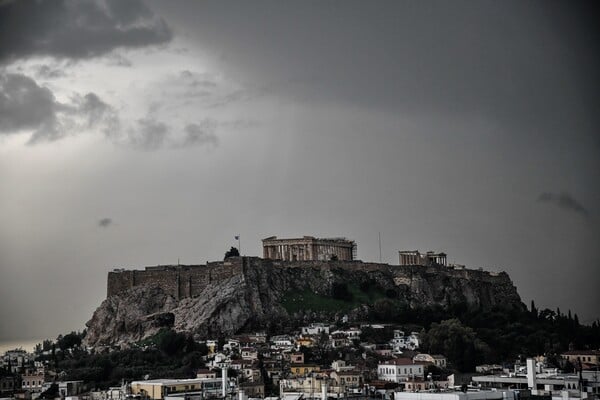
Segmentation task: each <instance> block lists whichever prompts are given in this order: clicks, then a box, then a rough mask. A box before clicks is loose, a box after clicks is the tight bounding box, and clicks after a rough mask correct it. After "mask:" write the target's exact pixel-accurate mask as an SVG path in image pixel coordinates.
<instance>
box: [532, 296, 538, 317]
mask: <svg viewBox="0 0 600 400" xmlns="http://www.w3.org/2000/svg"><path fill="white" fill-rule="evenodd" d="M531 314H532V315H533V316H534V318H537V316H538V310H537V308H535V302H534V301H533V300H531Z"/></svg>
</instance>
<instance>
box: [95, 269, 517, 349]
mask: <svg viewBox="0 0 600 400" xmlns="http://www.w3.org/2000/svg"><path fill="white" fill-rule="evenodd" d="M241 261H242V260H241V259H238V260H236V262H239V263H240V265H241V268H240V269H239V273H236V274H233V275H232V276H228V277H223V278H220V279H217V280H215V281H213V282H211V283H210V284H209V285H207V286H206V287H205V288H204V289H203V290H202V291H201V293H200V294H199V295H197V296H194V297H185V298H178V296H176V295H174V294H173V293H172V292H171V291H169V290H167V289H165V287H164V285H161V284H156V283H147V284H143V285H140V286H135V287H131V288H130V289H127V290H124V291H122V292H120V293H118V294H115V295H112V296H109V297H108V298H107V299H106V300H104V301H103V302H102V304H101V305H100V307H98V309H97V310H96V311H95V312H94V315H93V316H92V319H91V320H90V321H88V322H87V324H86V325H87V328H88V330H87V335H86V337H85V342H86V344H87V345H89V346H99V345H113V346H114V345H127V344H128V343H132V342H136V341H139V340H142V339H144V338H146V337H149V336H151V335H153V334H155V333H156V332H158V331H159V330H160V329H161V328H164V327H172V328H173V329H175V330H176V331H180V332H189V333H192V334H195V335H196V336H198V337H216V336H220V335H232V334H235V333H237V332H240V331H244V330H251V329H277V328H279V327H281V326H282V325H286V324H289V323H290V322H293V320H294V319H296V320H297V319H298V318H303V319H307V318H310V317H311V315H312V316H313V317H317V318H318V317H325V315H323V314H322V313H316V314H315V313H310V312H309V311H310V310H306V311H307V312H296V313H294V314H290V313H288V312H287V311H286V309H285V308H284V307H283V306H282V305H281V301H282V299H283V298H284V296H286V294H289V293H294V292H301V291H307V290H308V291H312V292H314V293H317V294H321V295H323V296H330V295H331V293H332V287H333V286H334V284H352V285H359V284H360V283H361V282H371V283H373V282H375V284H376V285H377V287H378V288H381V289H382V290H385V291H388V290H392V291H393V292H394V293H395V294H396V295H397V298H398V300H397V301H400V302H404V303H405V304H406V306H408V307H412V308H414V307H425V306H432V305H436V304H437V305H441V306H443V307H448V306H451V305H453V304H457V303H461V304H466V305H468V306H469V307H476V308H481V309H487V308H490V307H493V306H496V305H504V306H507V307H523V304H522V303H521V299H520V297H519V295H518V293H517V291H516V288H515V287H514V285H513V284H512V282H511V280H510V278H509V277H508V275H507V274H505V273H500V274H490V273H488V272H484V271H476V270H468V269H463V270H454V269H451V268H445V267H419V266H412V267H408V266H391V265H387V264H369V263H362V262H337V261H332V262H273V261H270V260H262V259H259V258H245V259H244V262H241ZM369 307H370V306H369V305H361V306H359V307H356V309H355V310H350V311H348V312H344V313H347V314H349V315H350V316H351V317H354V318H356V319H357V320H358V319H360V318H361V317H364V315H365V313H366V312H368V309H369ZM334 314H335V313H334ZM329 316H330V317H334V315H329ZM303 322H305V321H303Z"/></svg>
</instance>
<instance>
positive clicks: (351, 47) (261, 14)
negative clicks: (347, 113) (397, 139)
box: [171, 1, 600, 142]
mask: <svg viewBox="0 0 600 400" xmlns="http://www.w3.org/2000/svg"><path fill="white" fill-rule="evenodd" d="M585 4H589V3H581V2H580V3H575V4H573V3H569V2H556V3H548V2H510V1H506V2H490V1H481V2H476V3H472V2H461V1H458V2H417V3H413V2H400V1H391V2H385V1H381V2H365V1H345V2H326V3H325V4H323V3H322V2H310V1H305V2H292V3H290V2H277V1H258V2H247V3H245V2H236V3H235V4H233V3H225V4H223V3H222V2H200V3H196V4H193V5H192V7H195V10H194V11H190V10H189V9H186V10H185V15H183V13H182V14H180V15H177V19H179V20H186V19H190V20H193V23H194V28H193V29H194V30H195V33H196V35H197V38H198V40H199V41H201V43H202V44H206V45H207V46H208V47H209V48H213V49H216V51H218V52H219V54H221V55H222V58H223V60H224V61H223V66H224V68H226V69H227V71H228V72H230V73H231V74H233V75H236V76H241V77H243V78H245V79H246V80H247V81H251V82H254V83H256V84H257V85H258V86H261V85H268V84H269V83H270V82H273V81H276V82H285V81H293V82H294V84H293V85H281V86H277V87H275V88H274V90H280V91H285V92H286V94H288V95H291V96H293V97H294V98H297V99H300V100H304V101H308V102H314V101H315V100H317V101H322V102H329V103H338V104H339V103H351V104H353V105H359V106H361V107H366V108H378V109H384V110H388V111H389V110H392V111H394V112H395V111H397V110H403V111H405V112H408V113H410V112H414V111H419V112H427V113H434V114H437V115H440V114H442V113H443V114H447V115H457V114H463V115H472V116H475V117H477V116H481V115H484V116H485V118H486V119H488V120H492V121H494V122H497V123H498V124H501V125H503V126H504V127H505V128H506V135H514V136H517V135H521V133H520V132H519V131H518V130H517V129H513V128H515V127H522V128H523V129H524V130H526V131H527V137H526V138H524V140H525V141H526V142H529V139H530V138H532V137H533V138H536V139H539V138H544V137H549V136H556V135H559V134H562V133H563V132H566V131H573V132H583V133H582V134H588V133H589V131H590V130H592V127H593V121H596V122H597V118H598V117H597V116H596V113H595V109H594V108H593V107H591V106H590V105H591V104H597V103H598V101H599V100H600V97H599V93H600V90H598V88H599V86H598V79H597V73H596V72H595V71H597V70H598V69H600V64H599V62H598V54H600V49H599V48H598V43H600V41H598V40H597V39H598V29H597V28H596V26H597V24H594V21H593V18H592V15H595V14H594V13H592V12H590V11H591V10H586V8H587V6H586V5H585ZM176 12H177V11H176V10H173V11H171V13H173V14H175V13H176ZM590 78H592V79H590ZM246 98H247V94H246V93H243V92H237V93H231V94H230V95H229V96H227V97H226V98H224V99H222V100H221V101H219V102H215V104H214V105H215V106H220V105H226V104H228V103H229V102H236V101H243V100H244V99H246ZM573 114H575V115H577V117H576V118H571V116H572V115H573Z"/></svg>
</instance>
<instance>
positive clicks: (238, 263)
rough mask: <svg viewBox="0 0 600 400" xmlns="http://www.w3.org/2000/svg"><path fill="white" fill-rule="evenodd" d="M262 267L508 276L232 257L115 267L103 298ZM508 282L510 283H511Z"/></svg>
mask: <svg viewBox="0 0 600 400" xmlns="http://www.w3.org/2000/svg"><path fill="white" fill-rule="evenodd" d="M253 266H263V267H267V268H276V269H296V268H313V269H321V270H322V269H333V268H342V269H345V270H348V271H357V272H386V273H391V274H392V275H393V276H394V280H395V282H396V284H408V283H410V282H413V280H414V279H415V278H416V279H427V277H428V276H431V277H433V276H438V277H439V276H440V275H442V276H447V277H449V278H453V279H461V280H466V281H477V282H485V283H489V284H492V285H494V284H505V283H506V282H510V278H509V277H508V275H507V274H506V273H505V272H500V273H490V272H487V271H483V270H480V269H479V270H475V269H466V268H460V269H454V268H452V267H444V266H428V267H423V266H416V265H389V264H380V263H370V262H362V261H279V260H265V259H261V258H258V257H235V258H230V259H228V260H227V261H218V262H209V263H207V264H205V265H159V266H152V267H146V268H145V269H144V270H124V269H117V270H114V271H112V272H109V273H108V284H107V297H110V296H114V295H117V294H119V293H123V292H125V291H127V290H129V289H131V288H133V287H136V286H160V287H161V288H162V289H163V290H164V291H165V292H167V293H168V294H170V295H172V296H173V297H175V298H176V299H181V298H185V297H196V296H199V295H201V294H202V292H203V290H204V289H205V288H206V287H207V286H208V285H210V284H211V283H215V282H222V281H224V280H226V279H229V278H231V277H233V276H235V275H238V274H243V273H244V271H245V269H247V268H252V267H253ZM511 285H512V283H511Z"/></svg>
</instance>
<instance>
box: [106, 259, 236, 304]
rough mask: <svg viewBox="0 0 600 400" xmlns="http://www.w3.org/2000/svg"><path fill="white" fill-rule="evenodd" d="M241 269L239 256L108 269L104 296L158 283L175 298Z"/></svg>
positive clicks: (194, 292)
mask: <svg viewBox="0 0 600 400" xmlns="http://www.w3.org/2000/svg"><path fill="white" fill-rule="evenodd" d="M241 273H242V260H241V259H235V260H233V261H226V262H225V261H224V262H214V263H208V264H206V265H159V266H152V267H146V269H145V270H122V269H119V270H114V271H112V272H109V273H108V284H107V293H106V294H107V297H111V296H114V295H117V294H120V293H123V292H125V291H127V290H129V289H131V288H133V287H136V286H160V287H161V288H162V289H163V290H164V291H165V292H166V293H168V294H170V295H172V296H173V297H175V298H176V299H181V298H184V297H196V296H199V295H200V294H201V293H202V291H203V290H204V288H206V286H208V285H209V284H210V283H211V282H215V281H222V280H225V279H228V278H230V277H232V276H234V275H237V274H241Z"/></svg>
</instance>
